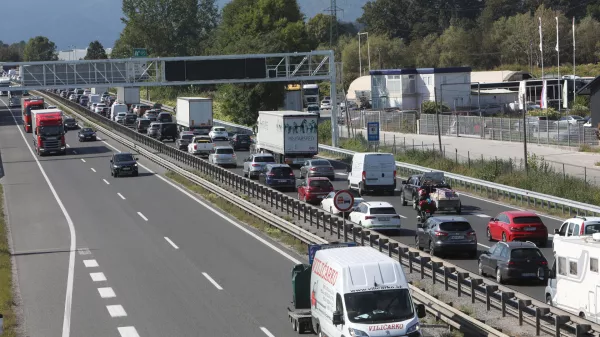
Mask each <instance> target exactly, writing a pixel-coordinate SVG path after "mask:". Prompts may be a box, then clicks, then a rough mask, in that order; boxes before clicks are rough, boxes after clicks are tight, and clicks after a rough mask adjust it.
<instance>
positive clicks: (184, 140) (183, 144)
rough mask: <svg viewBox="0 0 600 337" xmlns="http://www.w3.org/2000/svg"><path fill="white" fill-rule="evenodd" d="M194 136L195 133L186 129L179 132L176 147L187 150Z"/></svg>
mask: <svg viewBox="0 0 600 337" xmlns="http://www.w3.org/2000/svg"><path fill="white" fill-rule="evenodd" d="M192 138H194V133H193V132H191V131H184V132H182V133H180V134H179V138H177V140H176V141H175V147H176V148H178V149H180V150H184V151H187V148H188V145H189V144H190V142H191V141H192Z"/></svg>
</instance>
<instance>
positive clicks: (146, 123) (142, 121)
mask: <svg viewBox="0 0 600 337" xmlns="http://www.w3.org/2000/svg"><path fill="white" fill-rule="evenodd" d="M150 123H152V122H151V121H150V120H147V119H145V120H141V121H140V125H142V126H146V125H148V124H150Z"/></svg>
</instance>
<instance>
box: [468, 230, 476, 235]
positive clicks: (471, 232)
mask: <svg viewBox="0 0 600 337" xmlns="http://www.w3.org/2000/svg"><path fill="white" fill-rule="evenodd" d="M467 236H477V233H475V231H470V232H468V233H467Z"/></svg>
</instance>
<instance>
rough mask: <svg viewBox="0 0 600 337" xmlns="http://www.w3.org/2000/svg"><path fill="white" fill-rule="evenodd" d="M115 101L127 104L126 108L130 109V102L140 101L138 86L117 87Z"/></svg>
mask: <svg viewBox="0 0 600 337" xmlns="http://www.w3.org/2000/svg"><path fill="white" fill-rule="evenodd" d="M117 102H119V103H121V104H126V105H127V110H131V105H132V104H137V103H139V102H140V88H132V87H127V88H125V87H118V88H117Z"/></svg>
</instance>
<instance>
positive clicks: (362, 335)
mask: <svg viewBox="0 0 600 337" xmlns="http://www.w3.org/2000/svg"><path fill="white" fill-rule="evenodd" d="M348 332H350V336H352V337H359V336H360V337H369V335H367V333H366V332H364V331H362V330H358V329H353V328H348Z"/></svg>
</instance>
